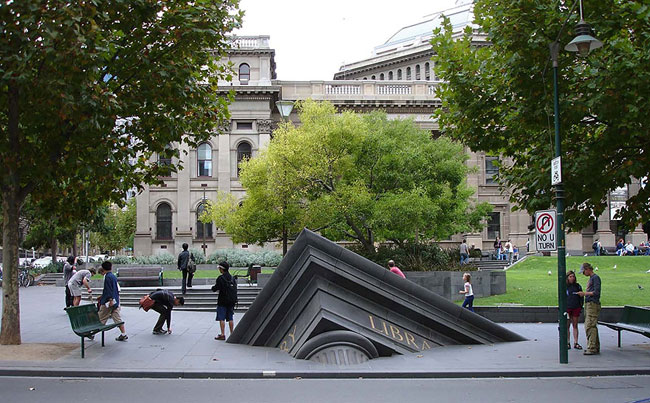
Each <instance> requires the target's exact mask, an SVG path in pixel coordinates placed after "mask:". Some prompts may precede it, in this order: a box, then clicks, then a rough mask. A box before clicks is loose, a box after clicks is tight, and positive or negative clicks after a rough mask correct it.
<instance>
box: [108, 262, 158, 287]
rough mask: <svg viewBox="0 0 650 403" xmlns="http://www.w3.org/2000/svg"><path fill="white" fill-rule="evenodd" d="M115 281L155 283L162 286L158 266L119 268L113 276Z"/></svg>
mask: <svg viewBox="0 0 650 403" xmlns="http://www.w3.org/2000/svg"><path fill="white" fill-rule="evenodd" d="M115 276H116V277H117V281H118V282H120V283H122V284H124V283H128V282H141V281H156V282H157V283H158V284H159V285H163V269H162V267H160V266H138V267H120V268H118V269H117V273H116V274H115Z"/></svg>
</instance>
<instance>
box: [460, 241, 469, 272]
mask: <svg viewBox="0 0 650 403" xmlns="http://www.w3.org/2000/svg"><path fill="white" fill-rule="evenodd" d="M467 263H469V248H468V247H467V240H466V239H463V243H461V244H460V265H461V266H462V265H464V264H467Z"/></svg>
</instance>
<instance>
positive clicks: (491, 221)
mask: <svg viewBox="0 0 650 403" xmlns="http://www.w3.org/2000/svg"><path fill="white" fill-rule="evenodd" d="M500 233H501V213H490V214H489V218H488V222H487V237H488V239H496V238H499V234H500Z"/></svg>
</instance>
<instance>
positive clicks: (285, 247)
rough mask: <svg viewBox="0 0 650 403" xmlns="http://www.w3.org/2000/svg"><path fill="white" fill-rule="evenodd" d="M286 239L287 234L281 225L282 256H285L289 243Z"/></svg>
mask: <svg viewBox="0 0 650 403" xmlns="http://www.w3.org/2000/svg"><path fill="white" fill-rule="evenodd" d="M288 238H289V234H287V228H286V227H285V226H284V225H282V256H286V255H287V246H288V245H287V244H288V243H289V242H288Z"/></svg>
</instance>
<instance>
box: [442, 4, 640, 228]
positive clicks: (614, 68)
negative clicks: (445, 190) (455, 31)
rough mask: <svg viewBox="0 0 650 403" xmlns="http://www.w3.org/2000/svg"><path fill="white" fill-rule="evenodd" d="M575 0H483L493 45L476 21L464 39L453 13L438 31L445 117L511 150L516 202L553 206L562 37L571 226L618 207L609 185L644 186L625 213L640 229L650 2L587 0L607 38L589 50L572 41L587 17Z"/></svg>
mask: <svg viewBox="0 0 650 403" xmlns="http://www.w3.org/2000/svg"><path fill="white" fill-rule="evenodd" d="M573 3H574V1H570V2H565V1H551V2H535V1H527V0H514V1H509V2H504V1H498V0H478V1H476V2H475V8H474V13H475V23H476V24H477V25H478V27H479V28H478V31H479V32H481V33H484V34H486V35H487V40H488V42H489V46H476V42H473V41H472V36H473V34H476V32H472V29H471V28H468V29H467V30H466V31H465V33H464V35H463V36H462V37H460V38H455V37H454V35H452V28H451V25H450V24H449V21H447V22H446V23H445V24H444V28H443V29H439V30H438V31H437V32H435V35H434V38H433V40H432V44H433V49H434V50H435V53H436V56H434V60H435V65H436V74H437V75H438V76H439V77H440V78H441V79H442V80H444V82H443V83H441V85H440V87H439V91H438V95H439V96H440V98H441V100H442V108H440V109H439V110H438V111H437V113H436V116H437V117H438V119H439V122H440V127H441V129H442V130H443V132H444V133H445V134H447V135H449V136H451V137H452V138H454V139H457V140H460V141H462V142H463V143H464V144H467V145H468V146H469V147H471V149H472V150H474V151H479V150H480V151H486V152H489V153H493V154H501V155H503V156H505V157H508V158H507V159H506V160H509V161H511V163H508V164H504V165H503V166H502V167H501V170H500V173H499V174H500V179H501V181H502V183H503V184H504V185H506V186H507V187H508V189H511V190H512V193H511V200H512V201H513V202H515V203H517V204H518V205H519V206H521V207H522V208H524V209H527V210H528V211H529V212H533V211H535V210H540V209H545V208H548V207H549V206H550V205H551V204H552V203H553V195H554V193H553V191H552V187H551V180H550V165H551V164H550V162H551V159H552V158H553V157H554V144H553V133H554V131H553V130H554V128H553V123H552V122H553V87H552V83H553V76H552V70H551V64H550V62H549V59H550V56H549V44H550V43H552V42H553V41H555V40H556V38H558V42H559V43H560V49H561V51H560V55H559V97H560V117H561V123H560V130H561V138H562V173H563V177H562V179H563V183H564V185H565V193H566V201H565V203H566V211H565V220H566V224H567V226H568V227H570V228H572V229H574V230H579V229H582V228H584V227H585V226H587V225H590V224H591V223H592V221H593V220H594V219H595V217H598V216H599V215H600V214H601V213H603V212H604V211H605V209H607V207H608V206H607V196H608V192H609V191H611V190H614V189H616V188H617V187H620V186H624V185H629V184H634V185H635V186H630V188H631V189H633V192H631V194H630V197H629V199H628V200H627V204H626V207H625V208H624V209H623V210H622V211H621V213H620V218H622V220H623V222H624V223H625V224H626V225H627V227H628V229H632V228H634V226H635V225H636V224H638V223H639V222H645V221H647V220H649V219H650V203H648V199H649V196H650V186H645V187H641V189H640V191H639V192H638V194H634V189H636V188H638V187H639V186H638V185H639V184H640V183H641V182H642V181H643V180H644V178H647V177H648V174H649V171H650V150H649V147H650V145H649V143H648V138H649V137H650V133H649V130H650V114H648V113H647V111H646V109H647V108H646V106H647V105H648V100H649V99H650V86H649V85H648V83H649V82H650V50H649V48H648V43H650V30H648V26H649V24H650V7H649V6H648V2H647V1H630V0H605V1H589V2H585V4H584V5H585V8H584V11H585V14H584V18H585V20H586V21H587V22H589V23H590V24H591V26H592V28H593V29H594V32H595V33H594V36H595V37H597V38H598V39H599V40H600V41H602V42H603V43H604V46H603V47H602V48H600V49H597V50H594V51H593V52H592V53H591V54H590V55H589V56H588V57H586V58H583V59H579V58H576V55H575V53H570V52H566V51H564V50H563V49H564V46H565V45H566V44H568V43H569V42H570V41H571V39H572V38H573V37H574V36H575V32H574V30H573V26H574V25H575V23H576V22H577V21H578V19H579V15H578V12H577V9H574V10H573V12H572V13H569V9H570V8H571V6H572V5H573ZM567 17H569V21H568V23H567V25H566V28H565V29H564V30H562V29H561V27H562V24H563V23H564V21H565V20H566V19H567ZM560 33H561V34H560ZM558 35H559V37H558ZM641 184H642V183H641Z"/></svg>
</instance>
